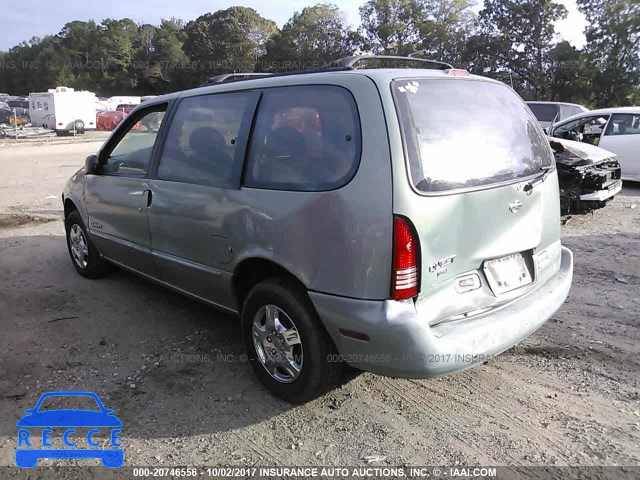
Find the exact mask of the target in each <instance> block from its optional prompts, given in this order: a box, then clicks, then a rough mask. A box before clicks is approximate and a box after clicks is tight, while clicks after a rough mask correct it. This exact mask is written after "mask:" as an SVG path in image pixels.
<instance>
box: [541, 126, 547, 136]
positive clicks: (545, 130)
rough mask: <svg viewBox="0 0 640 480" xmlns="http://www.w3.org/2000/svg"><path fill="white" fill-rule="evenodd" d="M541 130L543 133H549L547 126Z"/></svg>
mask: <svg viewBox="0 0 640 480" xmlns="http://www.w3.org/2000/svg"><path fill="white" fill-rule="evenodd" d="M542 130H544V133H545V135H547V136H548V135H549V127H544V128H543V129H542Z"/></svg>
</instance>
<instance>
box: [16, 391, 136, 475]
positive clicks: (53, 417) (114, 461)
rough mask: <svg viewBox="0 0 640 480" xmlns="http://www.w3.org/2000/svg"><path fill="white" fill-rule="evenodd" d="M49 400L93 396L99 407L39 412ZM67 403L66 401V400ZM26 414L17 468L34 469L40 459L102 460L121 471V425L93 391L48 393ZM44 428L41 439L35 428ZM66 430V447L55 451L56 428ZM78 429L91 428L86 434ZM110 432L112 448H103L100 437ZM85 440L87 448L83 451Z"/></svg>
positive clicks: (20, 429)
mask: <svg viewBox="0 0 640 480" xmlns="http://www.w3.org/2000/svg"><path fill="white" fill-rule="evenodd" d="M49 397H90V398H93V399H94V400H95V402H96V404H97V405H98V407H99V411H97V410H84V409H55V410H46V411H42V412H41V411H39V410H40V407H41V406H42V402H43V401H44V400H45V399H47V398H49ZM63 400H64V399H63ZM25 413H26V415H25V416H24V417H22V418H21V419H20V420H18V423H16V427H18V447H17V448H16V465H17V466H18V467H22V468H32V467H35V466H36V465H37V464H38V460H39V459H41V458H53V459H85V458H99V459H100V460H101V461H102V465H104V466H105V467H107V468H118V467H121V466H122V464H123V463H124V450H123V449H122V448H118V447H121V446H122V445H121V443H120V438H121V436H120V431H121V430H120V429H121V427H122V422H121V421H120V420H119V419H118V417H116V416H115V415H114V414H113V413H114V410H111V409H107V408H104V405H102V402H101V401H100V399H99V398H98V396H97V395H96V394H95V393H91V392H49V393H45V394H43V395H42V396H41V397H40V400H38V403H37V404H36V406H35V407H34V408H32V409H27V410H25ZM36 428H37V429H42V433H41V436H40V435H38V434H37V433H36V432H35V431H34V429H36ZM54 428H55V429H62V428H64V433H63V434H62V441H63V443H64V446H65V447H69V448H58V449H55V448H53V438H54V432H53V429H54ZM76 429H90V430H88V432H87V433H86V435H84V434H81V433H80V432H79V431H78V430H76ZM106 431H108V434H109V440H110V441H109V447H110V448H104V447H103V446H102V445H101V443H100V442H99V441H97V438H96V437H97V436H98V435H101V434H102V435H104V433H105V432H106ZM85 438H86V443H87V446H89V447H94V448H80V447H78V444H79V443H83V442H84V439H85Z"/></svg>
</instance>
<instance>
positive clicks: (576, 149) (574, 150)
mask: <svg viewBox="0 0 640 480" xmlns="http://www.w3.org/2000/svg"><path fill="white" fill-rule="evenodd" d="M549 141H550V144H551V149H552V150H553V154H554V156H555V159H556V166H557V168H558V181H559V186H560V210H561V212H562V213H563V214H569V213H586V212H589V211H591V210H596V209H598V208H602V207H604V206H605V205H606V204H607V202H609V201H610V200H612V199H613V197H614V196H615V195H617V194H618V193H620V191H621V190H622V180H621V179H620V176H621V169H620V164H619V163H618V161H617V160H616V155H615V153H612V152H609V151H607V150H605V149H603V148H600V147H596V146H594V145H588V144H586V143H580V142H575V141H573V140H564V139H560V138H549Z"/></svg>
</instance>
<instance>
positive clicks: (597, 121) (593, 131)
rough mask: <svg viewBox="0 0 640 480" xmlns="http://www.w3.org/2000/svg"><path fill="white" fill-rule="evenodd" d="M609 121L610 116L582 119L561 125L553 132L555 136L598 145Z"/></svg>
mask: <svg viewBox="0 0 640 480" xmlns="http://www.w3.org/2000/svg"><path fill="white" fill-rule="evenodd" d="M607 120H609V116H608V115H604V116H592V117H582V118H579V119H577V120H572V121H571V122H568V123H565V124H564V125H559V126H558V127H556V128H555V129H554V130H553V136H554V137H557V138H566V139H568V140H578V141H582V142H585V143H592V144H594V145H597V144H598V140H599V139H600V136H601V135H602V130H603V129H604V127H605V125H606V124H607Z"/></svg>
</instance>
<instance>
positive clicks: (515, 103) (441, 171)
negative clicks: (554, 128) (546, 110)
mask: <svg viewBox="0 0 640 480" xmlns="http://www.w3.org/2000/svg"><path fill="white" fill-rule="evenodd" d="M392 90H393V95H394V97H395V100H396V105H397V109H398V115H399V119H400V123H401V127H402V133H403V137H404V142H405V147H406V155H407V158H408V161H409V170H410V173H411V179H412V181H413V184H414V186H415V187H416V188H417V189H419V190H422V191H424V192H440V191H446V190H453V189H459V188H470V187H476V186H483V185H489V184H492V183H497V182H502V181H508V180H513V179H517V178H522V177H527V176H530V175H533V174H535V173H538V172H540V171H541V168H542V167H544V166H549V165H552V164H553V154H552V152H551V148H550V146H549V142H548V141H547V138H546V137H545V135H544V133H543V131H542V129H541V128H540V126H539V124H538V122H537V121H536V119H535V118H534V117H533V116H532V115H531V113H530V112H529V110H528V109H527V107H526V105H525V103H524V102H523V101H522V99H521V98H520V97H518V95H517V94H516V93H515V92H513V90H511V89H510V88H508V87H506V86H505V85H502V84H496V83H491V82H484V81H473V80H462V79H459V78H452V79H410V80H397V81H394V82H392Z"/></svg>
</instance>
